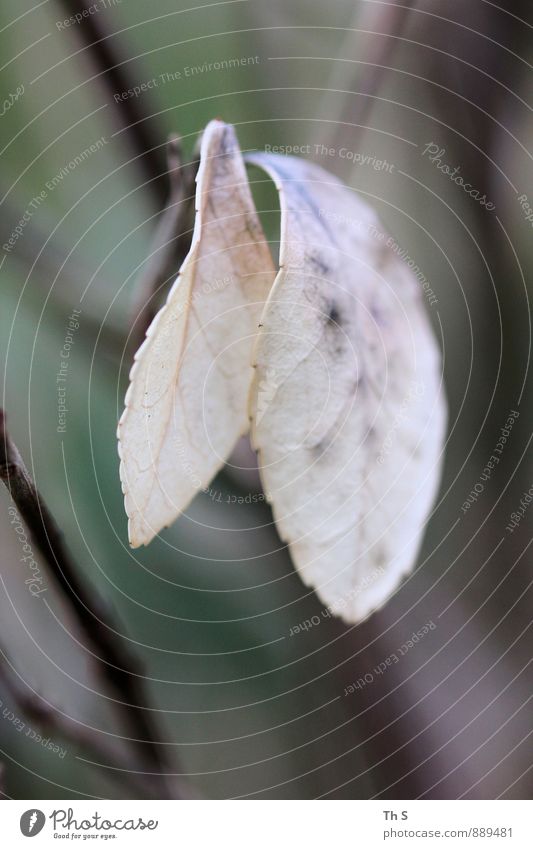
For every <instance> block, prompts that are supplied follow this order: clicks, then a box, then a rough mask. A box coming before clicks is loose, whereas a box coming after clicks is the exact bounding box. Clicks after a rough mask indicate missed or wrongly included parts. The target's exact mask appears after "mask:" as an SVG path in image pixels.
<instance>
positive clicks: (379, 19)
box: [315, 0, 414, 148]
mask: <svg viewBox="0 0 533 849" xmlns="http://www.w3.org/2000/svg"><path fill="white" fill-rule="evenodd" d="M413 5H414V0H401V5H396V4H395V3H388V4H386V5H384V6H374V4H371V5H370V6H369V7H368V8H367V9H366V10H365V11H364V12H363V13H362V14H361V11H360V6H359V5H357V8H356V11H355V13H354V18H353V22H352V25H351V26H350V28H349V29H348V30H347V32H346V38H345V41H344V44H343V45H342V47H341V49H340V51H339V54H340V55H339V57H338V62H333V68H334V71H333V73H332V75H331V77H330V79H329V80H328V85H327V91H326V93H325V95H324V98H323V102H322V107H323V108H322V109H321V110H320V114H321V115H322V116H323V117H328V107H329V105H330V103H331V95H332V94H333V93H335V91H337V90H339V89H342V90H344V89H347V88H348V86H349V84H350V80H352V85H353V86H354V89H355V87H356V86H357V89H358V90H357V91H355V90H354V92H353V93H352V92H349V93H345V92H341V93H339V95H338V96H339V97H340V98H341V107H340V110H339V114H338V118H337V120H336V122H335V123H330V122H327V123H324V124H321V125H320V124H319V131H318V132H319V136H318V137H317V138H316V139H315V141H316V142H317V143H318V144H320V143H322V144H326V145H327V146H328V147H329V146H332V147H338V146H339V145H340V143H341V142H342V139H343V133H344V132H345V129H346V125H348V126H349V127H350V143H351V145H352V146H353V147H354V148H357V145H358V144H359V141H360V139H361V136H362V134H363V133H364V130H365V128H366V125H367V121H368V119H369V116H370V113H371V111H372V109H373V108H374V104H375V96H376V94H377V93H378V90H379V87H380V85H381V83H382V81H383V77H384V76H385V73H386V71H387V67H386V60H387V57H388V56H390V55H391V53H392V51H393V48H394V44H395V42H394V36H399V35H401V34H402V33H403V31H404V30H405V26H406V23H407V20H408V18H409V14H410V12H411V9H412V7H413ZM356 23H357V27H356V26H355V24H356ZM361 32H363V34H364V33H365V32H367V33H368V35H366V40H365V47H364V51H363V54H362V55H360V56H356V55H354V54H355V51H356V42H357V38H358V36H359V37H360V36H361ZM391 43H392V45H393V47H392V49H391ZM343 60H345V61H343ZM346 60H348V62H349V64H348V66H347V65H346ZM352 62H354V63H356V64H355V65H353V64H351V63H352ZM354 67H355V68H356V74H355V75H354V73H353V71H352V68H354ZM361 67H363V69H364V70H363V72H362V73H361V70H360V69H361ZM347 68H348V70H347ZM359 75H360V78H359ZM347 76H348V78H349V79H348V80H346V77H347ZM354 99H355V100H356V105H355V106H354ZM354 125H355V126H354Z"/></svg>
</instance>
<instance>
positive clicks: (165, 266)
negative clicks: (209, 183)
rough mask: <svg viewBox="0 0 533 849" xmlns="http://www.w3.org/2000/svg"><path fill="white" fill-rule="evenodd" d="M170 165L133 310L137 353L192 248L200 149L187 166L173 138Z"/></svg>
mask: <svg viewBox="0 0 533 849" xmlns="http://www.w3.org/2000/svg"><path fill="white" fill-rule="evenodd" d="M167 163H168V179H169V191H168V200H167V203H166V205H165V208H164V210H163V211H162V213H161V216H160V219H159V223H158V226H157V228H156V231H155V233H154V237H153V241H152V246H151V249H150V253H149V259H148V262H147V263H146V265H145V267H144V270H143V272H142V274H141V276H140V277H139V280H138V282H137V292H138V294H137V297H136V299H135V305H134V309H133V324H134V328H135V330H134V332H132V334H131V337H130V339H131V342H132V345H133V346H134V347H135V349H137V348H138V346H139V343H140V342H141V341H142V340H143V339H144V336H145V334H146V331H147V330H148V327H149V326H150V324H151V322H152V319H153V318H154V316H155V314H156V312H157V306H158V303H159V298H158V295H160V294H161V291H162V290H163V289H164V288H165V286H166V285H167V284H168V282H169V281H170V280H172V279H173V278H174V277H175V276H176V274H177V273H178V269H179V266H180V265H181V262H182V260H183V259H184V257H185V254H186V253H187V251H188V250H189V247H190V244H191V223H192V222H191V220H190V219H191V217H192V216H191V213H192V211H193V206H194V197H195V194H194V181H195V178H196V172H197V170H198V164H199V150H198V147H197V148H196V149H195V154H194V157H193V160H192V161H191V162H188V163H184V162H183V159H182V150H181V143H180V139H179V136H175V135H174V136H171V137H170V138H169V140H168V143H167Z"/></svg>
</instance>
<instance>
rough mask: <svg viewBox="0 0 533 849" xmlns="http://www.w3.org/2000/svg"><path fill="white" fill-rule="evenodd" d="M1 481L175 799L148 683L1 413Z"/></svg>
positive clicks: (162, 789) (150, 765) (163, 787)
mask: <svg viewBox="0 0 533 849" xmlns="http://www.w3.org/2000/svg"><path fill="white" fill-rule="evenodd" d="M0 478H1V479H2V480H3V482H4V483H5V485H6V487H7V488H8V490H9V492H10V494H11V497H12V498H13V501H14V502H15V504H16V506H17V508H18V510H19V512H20V515H21V517H22V519H23V520H24V522H25V524H26V526H27V528H28V530H29V532H30V534H31V537H32V540H33V542H34V543H35V545H36V546H37V547H38V548H39V549H40V550H41V552H42V553H43V555H44V557H45V559H46V562H47V564H48V566H49V569H50V572H51V574H52V576H53V578H54V579H55V582H56V584H57V586H58V588H59V589H60V590H61V592H62V593H63V594H64V596H65V598H66V599H67V601H68V602H69V604H70V606H71V608H72V610H73V612H74V613H75V616H76V619H77V622H78V624H79V626H80V627H81V629H82V630H83V632H84V634H85V635H86V637H87V640H88V642H89V644H90V648H91V649H92V650H94V654H95V656H96V659H97V661H98V669H99V671H100V672H101V675H102V677H103V678H104V679H105V681H106V682H107V685H108V687H109V688H110V690H111V691H112V692H113V693H114V694H115V698H116V702H115V704H116V706H117V709H118V710H120V711H121V712H122V715H123V717H124V719H125V720H126V722H127V725H128V727H129V728H130V730H131V733H132V735H133V737H134V744H135V746H136V748H137V751H138V754H139V757H140V758H141V759H142V762H143V764H144V765H145V767H146V770H147V771H149V772H153V789H154V791H155V793H156V794H157V797H158V798H172V794H171V793H170V791H169V787H168V782H167V780H166V777H165V775H164V772H165V767H166V765H165V761H164V758H163V756H162V746H161V741H160V740H159V737H158V733H157V731H156V728H155V725H154V724H153V723H152V720H151V716H150V713H149V711H148V709H147V707H146V705H147V696H146V694H145V692H144V687H143V678H142V675H141V672H140V670H139V668H138V664H137V661H136V659H135V658H134V657H133V656H132V654H131V653H130V651H129V649H128V648H127V647H126V645H125V643H124V641H123V640H122V639H121V638H120V636H119V634H120V632H119V630H118V628H117V627H116V626H115V625H113V624H112V622H111V616H110V613H109V610H108V609H105V608H104V604H103V603H102V601H101V599H99V598H98V595H97V594H96V592H95V591H94V589H91V590H89V589H88V588H87V587H86V586H84V584H83V582H82V581H81V580H80V578H79V577H78V569H77V568H76V566H75V565H74V563H73V561H72V559H71V556H70V554H69V552H68V550H67V548H66V546H65V544H64V542H63V538H62V534H61V532H60V530H59V528H58V526H57V524H56V522H55V520H54V518H53V516H52V514H51V513H50V511H49V510H48V508H47V507H46V505H45V504H44V502H43V500H42V498H41V496H40V495H39V492H38V491H37V488H36V486H35V484H34V482H33V480H32V479H31V477H30V475H29V473H28V470H27V469H26V466H25V465H24V462H23V460H22V457H21V456H20V453H19V451H18V449H17V447H16V445H15V444H14V442H13V441H12V440H11V438H10V436H9V434H8V432H7V430H6V426H5V415H4V413H3V411H2V410H0Z"/></svg>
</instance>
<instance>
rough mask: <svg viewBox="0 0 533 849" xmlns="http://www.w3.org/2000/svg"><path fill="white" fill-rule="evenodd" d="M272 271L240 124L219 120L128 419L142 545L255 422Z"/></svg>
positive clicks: (132, 511) (129, 489)
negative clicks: (255, 356)
mask: <svg viewBox="0 0 533 849" xmlns="http://www.w3.org/2000/svg"><path fill="white" fill-rule="evenodd" d="M274 275H275V271H274V266H273V263H272V259H271V256H270V252H269V249H268V245H267V244H266V242H265V239H264V236H263V232H262V229H261V225H260V223H259V220H258V217H257V214H256V212H255V207H254V204H253V200H252V197H251V194H250V189H249V184H248V179H247V176H246V170H245V167H244V164H243V161H242V156H241V153H240V150H239V147H238V143H237V140H236V137H235V132H234V130H233V127H231V126H229V125H227V124H224V123H223V122H221V121H212V122H211V123H210V124H209V125H208V126H207V128H206V130H205V132H204V135H203V139H202V147H201V159H200V167H199V171H198V177H197V190H196V220H195V226H194V233H193V238H192V245H191V249H190V252H189V254H188V256H187V258H186V259H185V261H184V263H183V266H182V268H181V270H180V273H179V275H178V278H177V280H176V282H175V283H174V285H173V287H172V289H171V291H170V293H169V296H168V299H167V302H166V304H165V306H164V307H163V308H162V309H161V310H160V311H159V313H158V314H157V316H156V317H155V319H154V321H153V322H152V324H151V326H150V328H149V330H148V332H147V336H146V339H145V341H144V343H143V345H142V346H141V348H140V349H139V351H138V352H137V354H136V357H135V363H134V366H133V368H132V370H131V374H130V386H129V388H128V392H127V394H126V402H125V403H126V408H125V411H124V414H123V416H122V418H121V420H120V424H119V427H118V438H119V453H120V457H121V464H120V476H121V480H122V488H123V491H124V496H125V498H124V500H125V507H126V513H127V514H128V517H129V538H130V543H131V545H132V546H138V545H141V544H143V543H144V544H146V543H148V542H149V541H150V540H151V539H152V538H153V537H154V536H155V535H156V534H157V533H158V532H159V531H160V530H161V528H163V527H164V526H166V525H168V524H170V523H171V522H172V521H174V519H175V518H176V517H177V516H178V515H179V514H180V513H181V512H182V511H183V510H184V509H185V508H186V507H187V505H188V504H189V502H190V501H191V500H192V498H193V497H194V496H195V494H196V493H197V492H198V491H199V490H201V489H203V488H205V487H206V486H207V484H208V483H209V482H210V481H211V479H212V478H213V477H214V475H215V474H216V473H217V471H218V470H219V469H220V468H221V466H222V465H223V464H224V462H225V460H226V459H227V457H228V455H229V453H230V452H231V450H232V448H233V446H234V444H235V442H236V441H237V439H238V438H239V437H240V436H241V435H242V434H243V433H245V432H246V431H247V430H248V425H249V423H248V417H247V411H246V397H247V393H248V390H249V385H250V378H251V366H250V363H251V351H252V345H253V341H254V335H255V333H256V330H257V325H258V321H259V316H260V313H261V310H262V307H263V304H264V301H265V298H266V294H267V293H268V291H269V289H270V288H271V285H272V281H273V279H274Z"/></svg>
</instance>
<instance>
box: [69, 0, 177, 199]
mask: <svg viewBox="0 0 533 849" xmlns="http://www.w3.org/2000/svg"><path fill="white" fill-rule="evenodd" d="M60 4H61V5H62V6H63V7H64V9H65V12H66V14H67V15H69V16H70V15H74V14H76V13H79V12H83V10H84V9H85V10H88V8H89V7H90V6H91V5H92V3H90V2H87V0H82V2H80V0H60ZM71 30H72V31H73V32H74V33H75V35H76V37H77V38H81V39H82V40H83V41H84V42H85V44H86V45H87V48H88V54H89V58H90V60H91V61H92V63H93V64H94V66H95V68H97V70H98V71H100V72H102V80H103V82H104V84H105V85H106V87H107V89H108V91H109V94H110V96H111V102H112V104H113V105H114V106H115V109H114V112H115V114H116V115H117V117H118V121H119V123H120V125H121V126H123V127H126V133H125V135H126V137H127V138H128V141H129V142H130V144H131V145H132V148H133V149H134V150H135V151H136V153H137V154H138V155H139V154H140V159H139V163H140V165H141V167H142V169H143V171H144V174H145V177H146V179H147V180H149V181H150V182H149V183H148V185H149V187H150V189H151V191H152V194H153V196H154V201H155V205H156V206H158V207H160V206H162V205H163V204H164V202H165V198H166V187H165V182H164V179H163V178H162V174H163V173H164V170H165V168H164V156H163V149H162V146H161V138H160V136H159V133H158V132H157V130H156V129H155V128H154V121H153V120H151V121H147V120H145V119H146V118H147V117H149V113H145V112H144V110H143V109H142V108H141V100H140V98H138V97H128V98H126V99H125V100H124V101H121V102H120V104H118V103H116V102H115V100H114V98H113V95H114V94H115V93H117V92H118V93H120V92H122V91H127V90H128V89H129V88H132V87H133V86H134V85H135V84H136V82H137V80H132V79H131V78H130V76H129V72H128V70H127V69H128V64H123V59H124V57H123V56H122V55H121V52H120V50H119V49H118V48H117V39H116V38H114V37H113V33H110V32H107V31H106V15H91V14H89V12H88V11H87V16H86V17H85V18H84V19H83V21H82V23H81V25H80V26H76V27H71ZM69 31H70V30H69Z"/></svg>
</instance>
